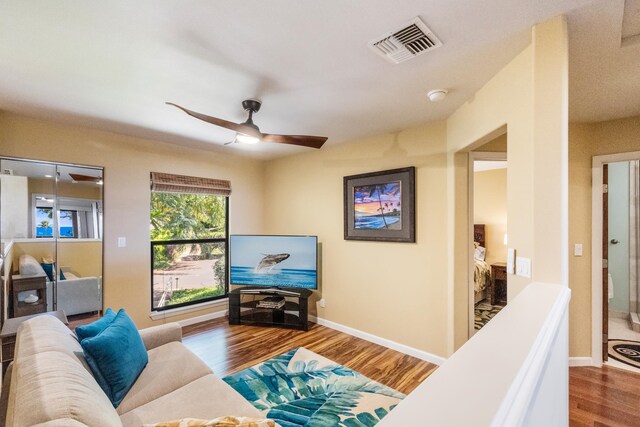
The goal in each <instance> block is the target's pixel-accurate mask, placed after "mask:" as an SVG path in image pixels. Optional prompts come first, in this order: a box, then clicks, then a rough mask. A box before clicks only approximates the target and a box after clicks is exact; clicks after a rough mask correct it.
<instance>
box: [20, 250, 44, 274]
mask: <svg viewBox="0 0 640 427" xmlns="http://www.w3.org/2000/svg"><path fill="white" fill-rule="evenodd" d="M18 264H19V266H18V268H19V271H20V275H22V276H43V275H44V274H45V272H44V270H43V269H42V266H41V265H40V264H39V263H38V261H36V259H35V258H34V257H32V256H31V255H27V254H23V255H20V260H19V262H18Z"/></svg>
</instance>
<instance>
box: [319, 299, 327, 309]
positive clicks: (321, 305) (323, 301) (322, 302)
mask: <svg viewBox="0 0 640 427" xmlns="http://www.w3.org/2000/svg"><path fill="white" fill-rule="evenodd" d="M318 305H319V306H320V307H322V308H324V307H325V305H326V302H325V300H324V298H321V299H320V301H318Z"/></svg>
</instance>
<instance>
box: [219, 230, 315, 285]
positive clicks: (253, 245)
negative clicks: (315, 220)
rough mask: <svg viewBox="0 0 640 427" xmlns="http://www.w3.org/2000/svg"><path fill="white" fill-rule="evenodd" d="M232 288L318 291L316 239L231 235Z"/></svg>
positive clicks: (310, 237) (312, 237)
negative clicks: (255, 287) (246, 286)
mask: <svg viewBox="0 0 640 427" xmlns="http://www.w3.org/2000/svg"><path fill="white" fill-rule="evenodd" d="M229 243H230V246H229V264H230V266H231V267H230V270H229V271H230V280H229V281H230V283H231V284H232V285H249V286H267V287H271V288H305V289H317V288H318V253H317V248H318V237H317V236H266V235H232V236H231V237H230V242H229Z"/></svg>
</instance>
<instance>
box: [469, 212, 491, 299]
mask: <svg viewBox="0 0 640 427" xmlns="http://www.w3.org/2000/svg"><path fill="white" fill-rule="evenodd" d="M473 242H474V251H473V261H474V270H473V282H474V283H473V291H474V298H473V300H474V304H478V303H479V302H480V301H482V300H483V299H485V298H487V288H488V287H489V285H491V266H489V264H488V263H487V262H486V261H485V253H486V250H485V227H484V224H474V225H473Z"/></svg>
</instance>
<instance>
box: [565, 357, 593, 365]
mask: <svg viewBox="0 0 640 427" xmlns="http://www.w3.org/2000/svg"><path fill="white" fill-rule="evenodd" d="M569 366H595V365H594V364H593V358H592V357H570V358H569Z"/></svg>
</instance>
